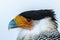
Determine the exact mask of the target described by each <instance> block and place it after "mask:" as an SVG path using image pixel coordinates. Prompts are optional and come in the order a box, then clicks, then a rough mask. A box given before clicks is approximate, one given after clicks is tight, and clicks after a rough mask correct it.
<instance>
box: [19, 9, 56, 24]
mask: <svg viewBox="0 0 60 40" xmlns="http://www.w3.org/2000/svg"><path fill="white" fill-rule="evenodd" d="M20 15H22V16H24V17H26V18H27V19H32V20H40V19H43V18H45V17H51V18H52V19H51V20H52V21H54V22H55V21H56V19H55V14H54V11H53V10H49V9H45V10H31V11H25V12H23V13H21V14H20ZM55 23H56V22H55ZM56 24H57V23H56Z"/></svg>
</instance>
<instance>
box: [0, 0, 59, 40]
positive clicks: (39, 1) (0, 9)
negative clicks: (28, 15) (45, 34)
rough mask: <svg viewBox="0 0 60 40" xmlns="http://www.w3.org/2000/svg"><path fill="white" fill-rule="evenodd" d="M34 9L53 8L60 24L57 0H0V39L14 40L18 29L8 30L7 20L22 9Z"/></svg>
mask: <svg viewBox="0 0 60 40" xmlns="http://www.w3.org/2000/svg"><path fill="white" fill-rule="evenodd" d="M34 9H35V10H37V9H54V11H55V14H56V17H57V20H58V27H59V26H60V1H59V0H0V40H16V38H17V36H18V33H19V29H11V30H8V23H9V21H10V20H12V19H13V18H14V17H15V16H17V15H18V14H20V13H21V12H23V11H26V10H34ZM59 29H60V27H59ZM59 29H58V30H59ZM59 32H60V31H59Z"/></svg>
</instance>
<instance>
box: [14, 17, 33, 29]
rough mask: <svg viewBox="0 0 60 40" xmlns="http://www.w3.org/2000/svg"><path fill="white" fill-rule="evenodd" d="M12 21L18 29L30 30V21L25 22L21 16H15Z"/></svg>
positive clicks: (25, 19)
mask: <svg viewBox="0 0 60 40" xmlns="http://www.w3.org/2000/svg"><path fill="white" fill-rule="evenodd" d="M14 21H15V22H16V24H17V26H18V27H19V28H24V29H31V27H32V23H33V22H32V20H31V21H30V22H28V21H27V18H25V17H23V16H17V17H15V18H14Z"/></svg>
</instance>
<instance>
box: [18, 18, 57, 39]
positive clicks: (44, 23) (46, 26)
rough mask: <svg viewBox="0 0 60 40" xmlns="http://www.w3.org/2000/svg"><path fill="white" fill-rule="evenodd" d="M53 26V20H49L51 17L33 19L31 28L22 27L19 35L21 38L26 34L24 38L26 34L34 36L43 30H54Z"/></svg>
mask: <svg viewBox="0 0 60 40" xmlns="http://www.w3.org/2000/svg"><path fill="white" fill-rule="evenodd" d="M55 28H56V26H55V25H54V22H53V21H52V20H51V18H50V17H46V18H44V19H41V20H37V21H34V27H33V29H31V30H26V29H23V31H22V32H21V33H19V37H20V38H23V37H25V35H26V38H28V36H29V37H30V36H34V35H35V34H37V35H39V33H41V32H44V31H51V30H56V29H55ZM19 37H18V38H19Z"/></svg>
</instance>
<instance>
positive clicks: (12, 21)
mask: <svg viewBox="0 0 60 40" xmlns="http://www.w3.org/2000/svg"><path fill="white" fill-rule="evenodd" d="M15 27H16V23H15V22H14V20H11V21H10V22H9V25H8V30H10V29H12V28H15Z"/></svg>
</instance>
